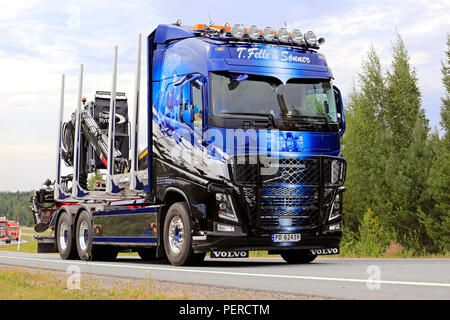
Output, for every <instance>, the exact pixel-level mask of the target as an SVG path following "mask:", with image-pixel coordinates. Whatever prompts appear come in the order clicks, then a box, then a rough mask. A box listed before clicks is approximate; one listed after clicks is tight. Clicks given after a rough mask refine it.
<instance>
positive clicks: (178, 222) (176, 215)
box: [164, 202, 199, 266]
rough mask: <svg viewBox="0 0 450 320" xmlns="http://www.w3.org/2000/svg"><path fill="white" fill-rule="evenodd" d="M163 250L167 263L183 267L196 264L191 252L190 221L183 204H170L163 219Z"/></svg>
mask: <svg viewBox="0 0 450 320" xmlns="http://www.w3.org/2000/svg"><path fill="white" fill-rule="evenodd" d="M164 249H165V251H166V256H167V259H168V260H169V262H170V263H171V264H172V265H174V266H185V265H190V264H193V263H195V262H196V260H197V259H199V257H198V256H197V259H196V258H195V255H194V251H193V250H192V238H191V219H190V216H189V210H188V207H187V205H186V203H185V202H176V203H174V204H172V205H171V206H170V208H169V210H168V211H167V215H166V218H165V219H164Z"/></svg>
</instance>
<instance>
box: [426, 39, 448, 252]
mask: <svg viewBox="0 0 450 320" xmlns="http://www.w3.org/2000/svg"><path fill="white" fill-rule="evenodd" d="M446 56H447V60H446V61H445V62H443V63H442V76H443V77H442V82H443V83H444V87H445V89H446V92H445V96H444V97H443V98H442V106H441V126H442V129H443V131H444V132H443V137H442V139H439V135H438V133H435V134H434V135H433V137H432V141H433V151H434V161H433V165H432V167H431V169H430V175H429V178H428V185H429V188H428V190H427V197H428V199H430V203H429V206H428V207H427V208H426V210H424V211H423V212H421V213H420V216H421V219H422V220H423V223H424V226H425V229H426V232H427V235H428V236H429V237H430V238H431V239H432V240H433V242H432V243H431V244H430V251H431V252H436V253H448V252H449V251H450V183H449V181H450V157H449V155H450V35H447V51H446Z"/></svg>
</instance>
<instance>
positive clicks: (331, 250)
mask: <svg viewBox="0 0 450 320" xmlns="http://www.w3.org/2000/svg"><path fill="white" fill-rule="evenodd" d="M311 254H313V255H318V256H319V255H324V256H326V255H330V254H339V248H325V249H311Z"/></svg>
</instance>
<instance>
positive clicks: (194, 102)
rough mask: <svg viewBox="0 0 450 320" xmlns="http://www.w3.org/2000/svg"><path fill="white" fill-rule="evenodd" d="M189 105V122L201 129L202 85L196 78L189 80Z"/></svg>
mask: <svg viewBox="0 0 450 320" xmlns="http://www.w3.org/2000/svg"><path fill="white" fill-rule="evenodd" d="M191 106H192V114H193V117H192V119H191V124H192V126H193V127H196V128H200V129H201V128H202V124H203V98H202V87H201V85H200V84H199V82H198V81H197V80H193V81H191Z"/></svg>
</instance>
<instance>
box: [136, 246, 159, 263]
mask: <svg viewBox="0 0 450 320" xmlns="http://www.w3.org/2000/svg"><path fill="white" fill-rule="evenodd" d="M137 252H138V255H139V257H141V259H142V260H144V261H153V260H156V248H140V249H138V250H137Z"/></svg>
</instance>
